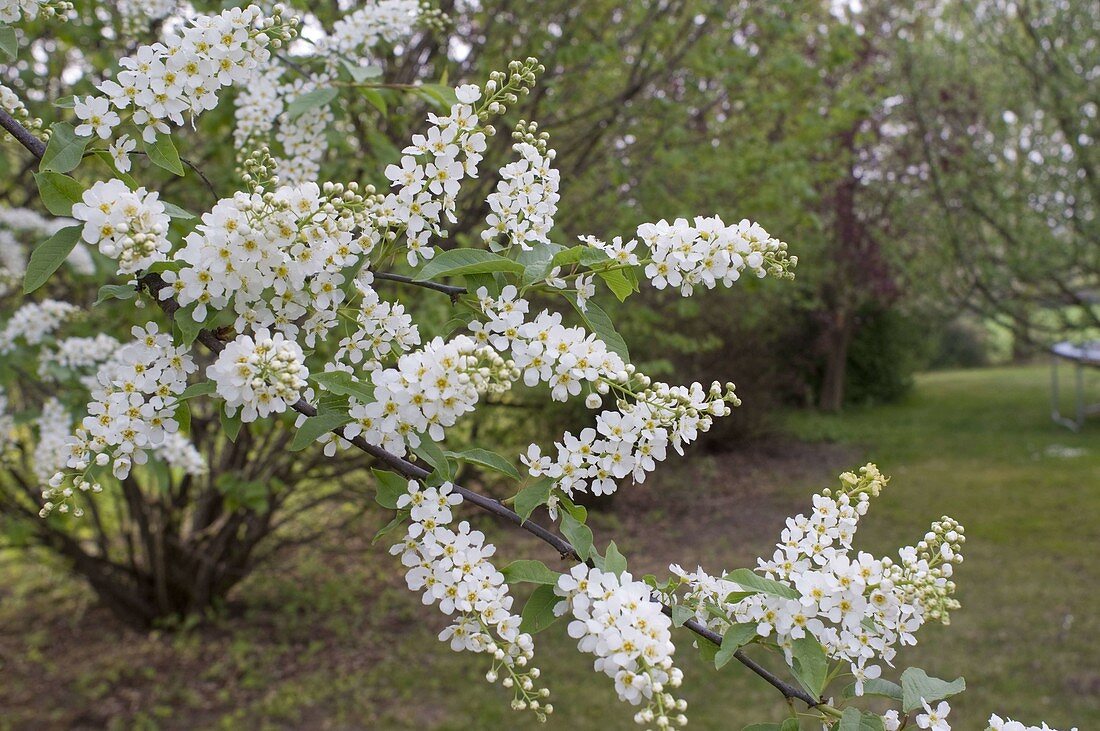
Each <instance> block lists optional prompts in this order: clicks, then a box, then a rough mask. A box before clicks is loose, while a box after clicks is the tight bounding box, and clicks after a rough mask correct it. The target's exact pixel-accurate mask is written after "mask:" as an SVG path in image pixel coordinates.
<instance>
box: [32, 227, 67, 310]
mask: <svg viewBox="0 0 1100 731" xmlns="http://www.w3.org/2000/svg"><path fill="white" fill-rule="evenodd" d="M79 240H80V226H67V227H65V228H63V229H61V230H60V231H58V232H57V233H55V234H54V235H53V236H51V237H50V238H48V239H46V240H45V241H43V242H42V243H41V244H39V245H38V246H36V247H34V251H32V252H31V257H30V260H29V261H27V271H26V272H25V273H24V275H23V294H30V293H31V292H33V291H34V290H36V289H38V288H39V287H41V286H42V285H43V284H45V283H46V281H47V280H48V279H49V278H50V275H51V274H53V273H54V272H56V271H57V268H58V267H59V266H61V263H62V262H64V261H65V259H66V258H68V256H69V254H70V253H72V250H73V247H74V246H76V242H77V241H79Z"/></svg>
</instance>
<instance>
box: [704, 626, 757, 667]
mask: <svg viewBox="0 0 1100 731" xmlns="http://www.w3.org/2000/svg"><path fill="white" fill-rule="evenodd" d="M754 637H756V625H754V624H749V623H740V624H733V625H730V627H729V629H727V630H726V632H725V634H723V635H722V646H721V647H720V648H718V652H717V653H715V655H714V667H715V668H716V669H718V670H721V669H722V668H723V667H724V666H725V665H726V664H727V663H728V662H729V661H730V660H732V659H733V655H734V653H735V652H737V651H738V650H740V649H741V648H742V647H744V646H745V645H747V644H748V643H749V642H751V641H752V638H754Z"/></svg>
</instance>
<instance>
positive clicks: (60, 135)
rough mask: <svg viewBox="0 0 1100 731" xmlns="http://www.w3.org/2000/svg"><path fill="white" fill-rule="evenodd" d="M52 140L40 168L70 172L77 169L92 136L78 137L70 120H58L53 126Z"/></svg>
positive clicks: (56, 171) (43, 154)
mask: <svg viewBox="0 0 1100 731" xmlns="http://www.w3.org/2000/svg"><path fill="white" fill-rule="evenodd" d="M51 130H52V132H51V133H50V142H49V144H48V145H46V151H45V152H44V153H42V160H41V162H39V164H38V169H39V170H51V171H53V172H55V173H68V172H71V171H73V170H76V168H77V166H78V165H80V161H81V160H83V159H84V148H86V147H87V146H88V143H89V142H91V137H77V135H76V132H75V131H73V126H72V125H71V124H69V123H68V122H57V123H55V124H54V125H53V126H52V127H51Z"/></svg>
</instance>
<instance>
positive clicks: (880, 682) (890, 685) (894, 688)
mask: <svg viewBox="0 0 1100 731" xmlns="http://www.w3.org/2000/svg"><path fill="white" fill-rule="evenodd" d="M855 690H856V684H855V683H852V684H851V685H849V686H848V687H847V688H845V689H844V697H845V698H854V697H855V695H856V693H855ZM863 695H879V696H882V697H884V698H891V699H893V700H895V701H899V702H900V701H901V699H902V695H901V686H900V685H898V684H897V683H895V682H893V681H890V680H886V679H884V678H872V679H871V680H865V681H863Z"/></svg>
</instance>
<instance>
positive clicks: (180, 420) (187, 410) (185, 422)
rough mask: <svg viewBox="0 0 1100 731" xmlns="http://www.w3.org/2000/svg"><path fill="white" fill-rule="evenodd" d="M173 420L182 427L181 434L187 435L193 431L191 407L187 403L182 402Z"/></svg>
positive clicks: (173, 415)
mask: <svg viewBox="0 0 1100 731" xmlns="http://www.w3.org/2000/svg"><path fill="white" fill-rule="evenodd" d="M172 418H174V419H175V420H176V423H177V424H179V425H180V429H179V430H180V432H181V433H183V434H186V433H188V432H190V431H191V405H190V404H188V403H187V402H186V401H180V403H179V406H177V407H176V411H175V413H174V414H172Z"/></svg>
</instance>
